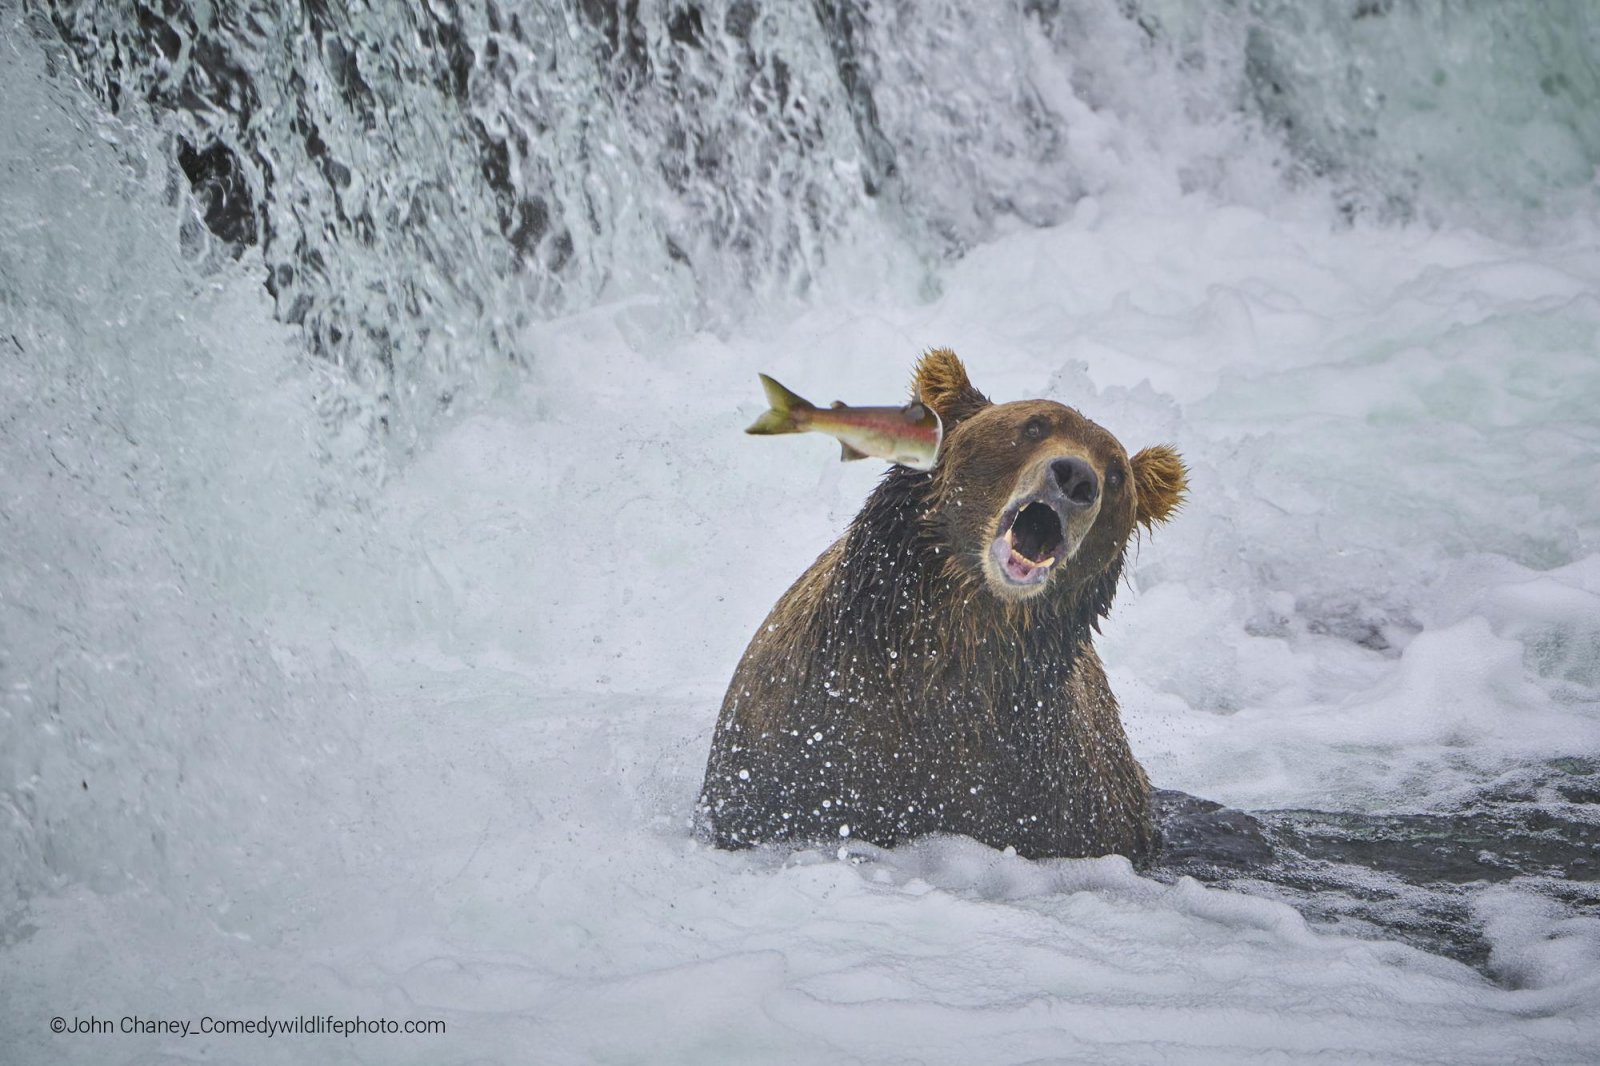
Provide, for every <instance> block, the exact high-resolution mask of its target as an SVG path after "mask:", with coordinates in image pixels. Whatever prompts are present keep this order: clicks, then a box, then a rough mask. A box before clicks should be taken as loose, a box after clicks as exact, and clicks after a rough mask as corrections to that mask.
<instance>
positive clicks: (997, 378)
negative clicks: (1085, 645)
mask: <svg viewBox="0 0 1600 1066" xmlns="http://www.w3.org/2000/svg"><path fill="white" fill-rule="evenodd" d="M158 9H159V10H158ZM0 57H3V59H0V99H3V100H4V101H5V103H4V107H3V109H0V800H3V802H0V856H4V859H0V956H3V961H0V975H3V976H0V1058H4V1059H6V1060H7V1061H13V1060H14V1061H24V1062H31V1061H66V1062H72V1061H82V1062H96V1063H99V1062H108V1061H110V1062H141V1063H153V1062H178V1061H190V1060H191V1059H193V1058H194V1057H196V1056H197V1055H203V1056H206V1057H209V1058H212V1059H217V1060H222V1061H234V1060H237V1061H251V1062H264V1061H272V1062H276V1061H283V1062H303V1061H328V1062H333V1061H385V1062H393V1061H417V1062H429V1063H467V1062H474V1063H479V1062H500V1061H504V1062H526V1061H594V1060H601V1061H639V1060H649V1061H683V1062H706V1061H752V1060H774V1061H816V1062H837V1061H845V1060H850V1059H852V1058H859V1059H861V1060H865V1061H905V1062H928V1061H951V1062H976V1061H997V1062H998V1061H1086V1062H1140V1061H1149V1060H1152V1059H1162V1058H1166V1059H1172V1060H1181V1061H1216V1062H1230V1063H1231V1062H1239V1061H1248V1060H1251V1059H1252V1058H1262V1059H1265V1058H1274V1057H1276V1058H1280V1059H1281V1058H1289V1059H1295V1058H1301V1057H1311V1056H1313V1055H1319V1054H1320V1055H1323V1056H1326V1057H1329V1058H1332V1059H1334V1060H1337V1061H1350V1062H1357V1061H1372V1062H1400V1061H1418V1062H1425V1061H1448V1062H1475V1061H1483V1062H1490V1061H1493V1062H1503V1061H1509V1060H1530V1061H1550V1062H1558V1061H1570V1062H1581V1061H1586V1060H1589V1059H1592V1056H1593V1049H1594V1048H1595V1047H1596V1046H1600V976H1597V974H1600V914H1597V910H1596V906H1597V893H1596V889H1595V885H1596V883H1597V882H1596V878H1597V877H1600V855H1597V854H1596V847H1597V840H1600V835H1597V834H1600V809H1597V807H1600V785H1597V782H1596V779H1597V774H1600V493H1597V492H1596V490H1595V478H1594V470H1595V458H1594V457H1595V455H1596V452H1597V450H1600V419H1597V417H1596V415H1595V411H1596V410H1597V409H1600V359H1597V357H1596V352H1597V349H1600V224H1597V223H1600V212H1597V197H1596V191H1597V184H1596V173H1597V167H1600V117H1597V116H1600V14H1597V13H1596V10H1595V9H1594V8H1593V6H1592V5H1590V4H1587V3H1583V2H1581V0H1573V2H1570V3H1556V2H1547V3H1538V4H1512V3H1505V4H1496V5H1480V4H1467V3H1458V2H1447V0H1370V2H1369V0H1359V2H1358V0H1348V2H1341V3H1334V2H1325V3H1280V2H1274V0H1253V2H1243V0H1241V2H1238V3H1229V4H1218V5H1204V6H1201V5H1190V4H1179V3H1165V2H1149V3H1140V2H1129V0H1122V2H1114V0H1099V2H1095V0H1090V2H1084V3H1075V4H1067V3H1052V2H1048V0H1045V2H1033V3H1024V4H1004V5H1002V4H995V5H974V4H957V3H940V2H923V3H913V2H904V3H885V4H871V5H868V4H861V3H847V2H841V0H817V2H816V3H813V4H811V5H806V6H802V5H759V4H753V3H749V2H747V0H734V2H728V3H718V2H702V3H648V2H641V3H637V4H635V3H627V4H602V3H594V2H589V0H573V2H570V3H565V4H562V3H532V2H529V3H515V2H506V3H500V2H488V3H470V2H466V0H461V2H457V0H429V2H426V3H421V4H415V5H371V6H368V5H361V4H342V3H329V2H326V0H317V2H304V3H293V4H280V3H264V2H262V3H252V2H241V3H234V4H227V5H215V6H213V5H202V4H195V5H191V6H189V7H183V6H182V5H178V4H167V5H138V4H128V5H119V6H115V7H113V5H104V4H92V3H82V4H75V3H69V2H66V0H30V2H26V3H21V4H18V3H15V2H11V0H4V2H0ZM943 344H948V345H950V346H952V347H954V348H955V349H956V350H957V351H958V352H960V353H961V354H962V355H963V356H964V357H965V358H966V360H967V362H968V365H969V367H970V369H971V370H972V373H973V376H974V379H975V381H976V382H977V384H978V385H979V386H980V387H981V388H983V389H985V390H986V391H988V392H989V393H990V394H991V395H993V396H995V398H997V399H1016V398H1023V397H1027V396H1047V397H1050V398H1054V399H1059V400H1062V401H1064V402H1067V403H1070V404H1072V405H1074V406H1076V407H1079V408H1080V409H1081V410H1083V411H1084V412H1085V413H1086V414H1088V415H1089V416H1090V417H1092V418H1094V419H1096V420H1097V421H1099V422H1101V423H1102V424H1104V425H1106V426H1107V427H1108V428H1110V429H1111V430H1112V431H1113V432H1115V433H1116V434H1117V435H1118V436H1119V437H1120V438H1121V439H1122V440H1123V442H1124V443H1125V444H1127V445H1129V446H1130V448H1134V447H1139V446H1142V445H1144V444H1149V443H1155V442H1158V441H1170V442H1172V443H1173V444H1175V445H1176V446H1177V447H1178V448H1179V450H1180V451H1182V452H1183V453H1184V455H1185V457H1186V458H1187V459H1188V461H1189V463H1190V465H1191V467H1192V469H1193V472H1194V477H1193V482H1194V494H1193V498H1192V500H1191V501H1190V503H1189V505H1188V506H1187V507H1186V508H1185V510H1184V511H1183V513H1182V514H1181V515H1180V516H1179V517H1178V519H1177V520H1176V521H1175V522H1174V523H1172V524H1171V525H1170V526H1169V527H1167V528H1165V529H1163V530H1162V531H1160V532H1159V533H1158V534H1157V535H1156V536H1154V537H1152V538H1149V539H1147V540H1146V541H1145V542H1144V543H1142V544H1141V545H1140V547H1139V550H1138V554H1137V557H1136V559H1134V560H1133V562H1132V565H1131V566H1130V578H1129V581H1128V582H1127V584H1126V586H1125V587H1124V589H1123V590H1122V592H1121V594H1120V600H1119V603H1118V605H1117V606H1116V608H1115V609H1114V610H1113V614H1112V617H1111V620H1110V623H1109V624H1108V625H1107V627H1106V631H1105V633H1104V635H1103V637H1102V639H1101V642H1100V646H1101V649H1102V654H1103V657H1104V658H1105V660H1106V663H1107V667H1108V670H1109V672H1110V674H1111V678H1112V683H1113V686H1114V687H1115V688H1116V690H1117V692H1118V695H1119V697H1120V699H1121V701H1122V703H1123V706H1124V715H1125V718H1126V720H1127V722H1128V726H1129V731H1130V736H1131V738H1132V740H1133V742H1134V746H1135V749H1136V751H1137V753H1138V754H1139V756H1140V758H1141V760H1142V761H1143V762H1144V764H1145V766H1146V767H1147V769H1149V771H1150V773H1151V776H1152V778H1153V779H1154V780H1155V782H1156V783H1157V784H1158V785H1161V786H1165V787H1168V788H1173V789H1181V790H1183V791H1184V792H1187V793H1191V794H1193V795H1196V796H1201V797H1206V798H1208V799H1210V800H1215V801H1219V802H1222V803H1226V804H1228V805H1230V806H1231V807H1234V808H1239V809H1243V810H1248V811H1252V812H1258V813H1257V817H1258V819H1259V821H1260V823H1261V825H1262V826H1263V829H1264V832H1265V833H1266V834H1267V837H1268V838H1269V839H1270V840H1271V841H1272V842H1273V843H1274V844H1275V845H1276V847H1277V857H1276V858H1275V859H1273V860H1271V861H1270V862H1268V861H1246V862H1242V863H1240V864H1237V865H1235V866H1228V865H1227V864H1226V863H1220V864H1219V863H1217V862H1215V861H1211V860H1214V859H1216V858H1217V854H1218V853H1217V850H1216V847H1215V846H1214V845H1215V841H1208V837H1207V834H1208V833H1212V832H1214V827H1211V828H1208V827H1207V824H1206V823H1205V822H1204V820H1203V819H1200V820H1197V821H1196V822H1195V823H1194V825H1195V826H1196V827H1197V828H1195V840H1196V841H1197V850H1196V856H1198V857H1185V856H1183V855H1178V856H1176V857H1175V860H1174V862H1173V864H1172V865H1170V866H1169V867H1168V868H1167V869H1165V870H1158V871H1154V872H1153V873H1152V874H1148V875H1147V874H1139V873H1136V872H1134V871H1132V870H1131V869H1130V868H1128V866H1127V865H1126V864H1125V863H1123V862H1121V861H1120V860H1117V859H1103V860H1094V861H1086V862H1067V861H1063V862H1038V863H1032V862H1026V861H1024V860H1020V859H1017V858H1015V857H1013V856H1008V855H1005V854H1001V853H998V852H994V851H991V850H989V849H986V848H982V847H979V846H977V845H974V844H972V843H971V842H968V841H963V840H934V841H926V842H922V843H919V844H917V845H914V846H910V847H905V848H901V849H898V850H896V851H894V852H876V851H873V850H872V849H870V848H860V849H857V850H856V851H855V852H854V853H853V854H851V855H848V856H847V861H840V860H839V858H838V857H837V856H835V855H834V854H833V853H832V852H827V853H823V852H801V853H798V854H784V855H772V854H754V855H749V854H746V855H728V854H723V853H718V852H715V851H711V850H707V849H706V848H704V847H703V846H702V845H701V844H699V843H698V842H697V841H695V840H694V838H693V837H692V835H691V834H690V832H689V830H688V828H687V824H686V823H687V819H688V815H689V812H690V808H691V806H692V801H693V798H694V794H695V790H696V788H697V786H698V783H699V775H700V771H701V767H702V764H703V759H704V755H705V751H706V748H707V744H708V741H709V735H710V729H711V725H712V723H713V720H714V717H715V711H716V705H717V702H718V700H719V699H720V695H721V688H722V685H723V684H724V683H725V681H726V679H727V677H728V676H729V674H730V673H731V670H732V667H733V664H734V662H735V661H736V659H737V656H738V654H739V652H740V651H741V649H742V648H743V645H744V641H745V640H746V639H747V638H748V636H749V633H750V632H751V630H752V629H753V628H754V626H755V625H756V623H757V622H758V621H759V619H760V618H761V616H762V615H763V614H764V613H765V611H766V609H767V607H768V606H770V604H771V603H772V601H773V600H774V599H775V598H776V597H777V596H778V595H779V594H780V593H781V592H782V590H783V588H784V587H785V586H786V585H787V584H788V583H789V582H790V581H791V580H792V579H793V578H794V577H795V576H796V575H798V573H799V572H800V571H801V570H802V569H803V568H804V566H805V565H806V564H807V563H809V562H810V560H811V559H812V558H813V557H814V556H815V555H816V554H817V553H818V552H820V551H821V550H822V549H823V548H824V547H825V546H826V545H827V543H828V542H829V541H830V540H831V538H832V537H833V536H835V535H837V533H838V532H839V531H840V530H841V529H842V527H843V524H844V523H845V522H846V521H847V520H848V518H849V516H850V515H851V514H852V513H853V512H854V510H855V508H856V507H857V506H858V505H859V503H860V501H861V499H862V498H863V497H864V495H865V493H866V492H867V491H868V490H869V488H870V485H871V482H872V479H873V476H874V472H873V471H871V470H864V469H860V467H862V466H870V464H856V465H852V466H849V467H841V466H840V465H839V464H838V463H837V462H836V461H835V458H834V454H835V453H834V451H833V450H832V449H831V448H828V447H826V446H825V445H823V444H822V443H819V442H817V441H808V440H782V441H759V440H750V439H747V438H744V437H743V436H742V435H741V434H740V433H739V429H740V428H741V427H742V426H743V425H745V424H746V423H747V422H748V421H749V417H750V416H751V415H752V414H753V413H754V411H755V410H756V409H757V408H759V407H760V406H761V405H760V402H759V391H758V390H757V388H756V386H755V377H754V375H755V373H756V371H758V370H763V371H769V372H771V373H773V374H775V375H776V376H777V377H779V378H780V379H782V380H784V381H785V382H787V383H789V384H791V385H793V386H794V387H795V388H797V389H798V390H799V391H801V392H802V393H804V394H807V395H811V394H812V393H817V394H820V395H819V397H818V398H822V399H831V398H832V396H831V395H828V394H830V393H836V394H837V395H838V396H840V397H841V398H843V399H846V400H848V401H851V402H886V401H887V400H889V399H892V398H894V397H896V396H898V395H900V394H901V391H902V390H903V388H904V383H905V380H906V376H907V373H908V371H909V368H910V365H911V363H912V361H913V359H914V358H915V356H916V355H917V354H918V352H920V351H921V350H922V349H924V348H926V347H930V346H933V345H943ZM1208 847H1209V850H1208ZM1246 858H1247V859H1248V858H1249V856H1246ZM1180 860H1181V861H1180ZM1185 872H1188V873H1193V874H1195V875H1197V876H1200V877H1202V878H1204V879H1205V880H1206V881H1208V882H1211V884H1209V885H1202V884H1200V883H1197V882H1196V881H1194V880H1190V879H1186V878H1181V877H1179V874H1182V873H1185ZM330 1013H331V1014H334V1015H338V1016H340V1017H352V1016H361V1017H368V1018H372V1017H385V1018H393V1019H398V1020H402V1021H403V1020H406V1019H440V1020H444V1021H445V1022H446V1023H447V1025H448V1032H447V1033H445V1034H442V1035H441V1034H430V1035H410V1036H407V1035H394V1036H381V1035H379V1036H373V1035H361V1036H353V1037H349V1038H345V1037H335V1036H327V1035H320V1036H319V1035H291V1036H285V1035H279V1036H276V1037H273V1038H264V1037H257V1036H249V1035H206V1036H201V1035H191V1036H189V1037H180V1036H176V1035H135V1034H124V1033H121V1032H115V1033H110V1034H99V1035H86V1034H79V1035H72V1034H63V1035H54V1034H52V1033H51V1032H50V1020H51V1018H52V1017H53V1016H62V1017H64V1018H66V1019H69V1020H70V1019H73V1018H75V1017H85V1018H86V1017H91V1016H93V1017H99V1018H110V1019H112V1020H113V1022H114V1023H119V1022H120V1020H121V1019H122V1018H123V1017H125V1016H128V1017H137V1018H141V1019H169V1018H170V1019H177V1018H186V1019H190V1020H192V1021H193V1022H195V1023H198V1021H199V1020H200V1019H201V1018H202V1017H203V1016H209V1017H213V1018H237V1019H244V1018H260V1017H262V1016H270V1017H274V1018H279V1017H290V1016H294V1015H304V1014H318V1015H321V1014H330Z"/></svg>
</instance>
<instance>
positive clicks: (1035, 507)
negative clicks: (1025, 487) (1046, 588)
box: [989, 500, 1067, 585]
mask: <svg viewBox="0 0 1600 1066" xmlns="http://www.w3.org/2000/svg"><path fill="white" fill-rule="evenodd" d="M1066 543H1067V538H1066V525H1065V523H1063V522H1062V520H1061V515H1060V514H1058V513H1057V512H1056V509H1055V508H1054V507H1052V506H1050V504H1048V503H1046V502H1045V501H1044V500H1029V501H1027V502H1025V503H1021V504H1018V505H1017V506H1016V507H1014V508H1012V509H1010V510H1008V511H1007V513H1006V515H1005V516H1004V517H1003V518H1002V519H1001V522H1000V535H999V536H998V537H996V538H995V539H994V543H992V544H991V545H990V546H989V553H990V555H991V556H992V557H993V559H994V561H995V564H996V565H997V566H998V567H999V569H1000V572H1001V573H1002V574H1004V575H1005V577H1006V580H1008V581H1010V582H1012V583H1013V584H1017V585H1033V584H1037V583H1038V582H1040V581H1043V580H1044V579H1045V578H1046V577H1047V576H1049V573H1050V568H1051V567H1052V566H1054V565H1055V564H1056V561H1057V560H1058V559H1060V558H1061V556H1062V554H1063V552H1064V550H1065V548H1066Z"/></svg>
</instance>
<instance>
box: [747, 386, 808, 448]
mask: <svg viewBox="0 0 1600 1066" xmlns="http://www.w3.org/2000/svg"><path fill="white" fill-rule="evenodd" d="M759 377H760V378H761V387H762V388H763V389H764V390H766V393H767V402H768V403H769V404H771V405H772V409H771V410H770V411H765V412H763V413H762V415H761V417H760V418H758V419H756V420H755V421H754V422H753V423H751V425H750V428H749V429H747V430H745V432H746V433H755V434H757V435H759V436H765V435H769V434H774V433H800V432H803V431H804V429H805V427H804V426H802V425H800V423H799V422H798V421H796V420H795V414H796V413H797V412H803V411H813V410H815V409H816V408H815V406H814V405H813V404H810V403H807V402H806V401H805V400H803V399H801V398H800V397H799V396H796V395H795V394H794V393H792V392H790V391H789V390H788V389H786V388H784V387H783V386H782V385H780V384H778V383H777V382H776V381H773V380H772V379H771V378H769V377H767V375H765V374H761V375H759Z"/></svg>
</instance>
